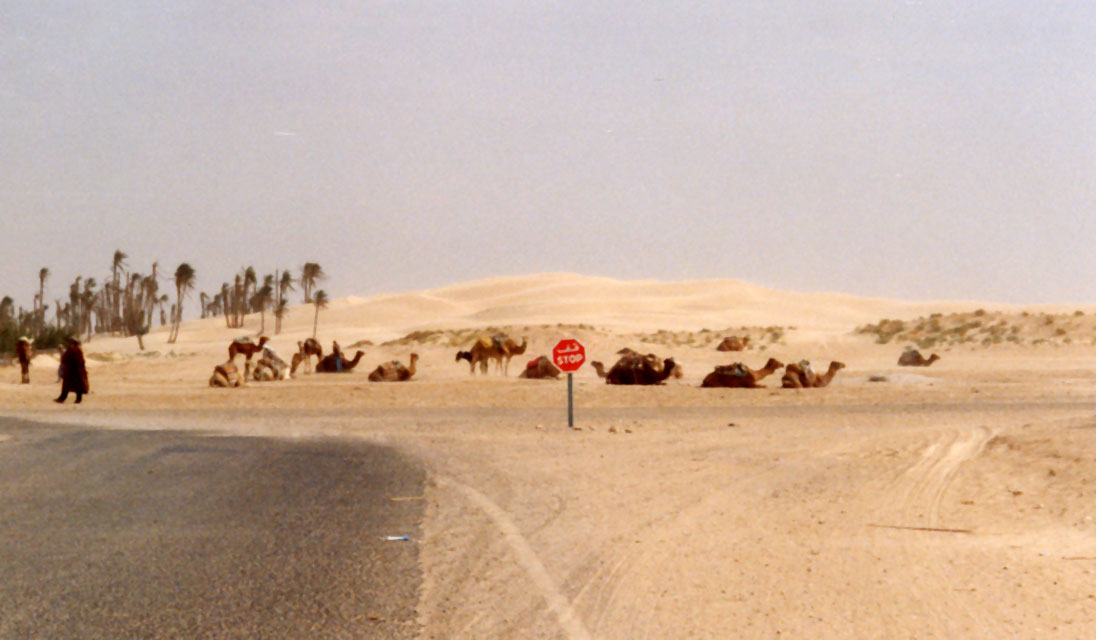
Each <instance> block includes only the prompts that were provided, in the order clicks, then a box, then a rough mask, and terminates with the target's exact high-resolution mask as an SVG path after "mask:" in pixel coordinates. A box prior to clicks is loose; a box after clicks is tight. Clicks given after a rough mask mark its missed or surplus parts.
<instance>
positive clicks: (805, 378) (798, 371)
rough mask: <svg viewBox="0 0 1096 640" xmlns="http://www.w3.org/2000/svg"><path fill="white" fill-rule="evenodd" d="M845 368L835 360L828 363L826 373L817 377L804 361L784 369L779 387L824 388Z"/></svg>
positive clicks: (843, 364)
mask: <svg viewBox="0 0 1096 640" xmlns="http://www.w3.org/2000/svg"><path fill="white" fill-rule="evenodd" d="M844 368H845V363H844V362H838V361H836V360H834V361H832V362H830V367H829V368H828V369H826V373H823V374H822V375H819V374H817V373H815V372H814V370H813V369H812V368H811V364H810V363H809V362H807V361H806V360H800V361H799V362H798V363H793V364H789V365H788V366H787V367H785V368H784V377H782V378H781V379H780V383H781V386H783V387H784V388H785V389H801V388H818V387H825V386H826V385H828V384H829V383H830V381H831V380H833V377H834V376H835V375H837V372H838V371H840V370H841V369H844Z"/></svg>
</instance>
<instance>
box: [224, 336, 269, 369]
mask: <svg viewBox="0 0 1096 640" xmlns="http://www.w3.org/2000/svg"><path fill="white" fill-rule="evenodd" d="M267 340H270V338H268V337H266V336H259V344H255V343H254V342H252V341H251V338H249V337H247V336H244V337H242V338H236V339H235V340H233V341H232V342H230V343H229V345H228V361H229V362H235V361H236V354H239V353H242V354H243V355H244V377H245V378H246V377H247V376H248V375H250V374H251V356H253V355H255V354H256V353H259V352H260V351H262V350H263V345H265V344H266V341H267Z"/></svg>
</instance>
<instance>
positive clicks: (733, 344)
mask: <svg viewBox="0 0 1096 640" xmlns="http://www.w3.org/2000/svg"><path fill="white" fill-rule="evenodd" d="M749 342H750V337H749V336H743V337H741V338H739V337H738V336H731V337H729V338H723V342H720V343H719V346H718V347H716V348H715V350H716V351H742V350H744V349H745V348H746V345H747V344H749Z"/></svg>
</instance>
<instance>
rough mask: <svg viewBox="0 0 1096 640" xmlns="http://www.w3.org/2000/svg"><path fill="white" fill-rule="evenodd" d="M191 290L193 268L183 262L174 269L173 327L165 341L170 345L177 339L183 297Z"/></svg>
mask: <svg viewBox="0 0 1096 640" xmlns="http://www.w3.org/2000/svg"><path fill="white" fill-rule="evenodd" d="M193 288H194V267H192V266H190V265H189V264H187V263H185V262H184V263H182V264H180V265H179V266H178V267H177V268H176V269H175V300H176V302H175V314H174V316H175V325H174V328H173V329H172V332H171V337H169V338H168V340H167V341H168V343H170V344H175V341H176V340H178V339H179V325H180V324H182V321H183V295H185V294H186V293H188V292H189V291H190V290H191V289H193Z"/></svg>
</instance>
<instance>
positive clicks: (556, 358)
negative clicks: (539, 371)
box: [552, 339, 586, 373]
mask: <svg viewBox="0 0 1096 640" xmlns="http://www.w3.org/2000/svg"><path fill="white" fill-rule="evenodd" d="M552 362H554V363H556V366H557V367H559V368H560V369H561V370H563V371H567V372H568V373H570V372H571V371H578V368H579V367H581V366H582V363H583V362H586V347H584V346H582V343H581V342H579V341H578V340H571V339H567V340H560V341H559V344H557V345H556V347H555V348H554V349H552Z"/></svg>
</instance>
